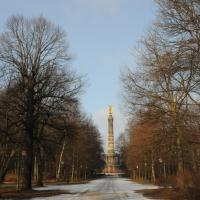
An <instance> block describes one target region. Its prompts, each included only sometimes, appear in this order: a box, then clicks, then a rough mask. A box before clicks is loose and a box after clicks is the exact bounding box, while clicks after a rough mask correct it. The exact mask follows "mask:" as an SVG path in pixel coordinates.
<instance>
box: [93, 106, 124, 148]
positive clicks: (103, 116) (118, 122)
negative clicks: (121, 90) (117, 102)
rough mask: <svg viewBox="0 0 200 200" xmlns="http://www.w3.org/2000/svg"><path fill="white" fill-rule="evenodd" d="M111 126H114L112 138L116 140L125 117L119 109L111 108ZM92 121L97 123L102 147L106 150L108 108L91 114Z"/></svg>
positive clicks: (122, 128) (122, 129)
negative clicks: (112, 119)
mask: <svg viewBox="0 0 200 200" xmlns="http://www.w3.org/2000/svg"><path fill="white" fill-rule="evenodd" d="M113 118H114V121H113V126H114V139H115V140H116V139H117V138H118V136H119V134H120V133H121V132H123V131H124V129H125V124H126V120H125V117H124V116H123V115H122V114H121V113H120V112H119V110H117V109H115V108H114V110H113ZM93 120H94V123H95V124H96V125H97V127H98V129H99V131H100V133H101V136H102V139H103V143H104V149H105V151H107V138H108V110H107V108H103V109H101V110H99V111H97V112H95V113H94V114H93Z"/></svg>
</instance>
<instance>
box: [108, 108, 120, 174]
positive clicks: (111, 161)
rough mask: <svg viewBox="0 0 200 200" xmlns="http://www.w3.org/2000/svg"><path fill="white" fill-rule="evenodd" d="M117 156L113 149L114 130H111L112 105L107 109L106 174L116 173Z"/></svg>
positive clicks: (117, 171)
mask: <svg viewBox="0 0 200 200" xmlns="http://www.w3.org/2000/svg"><path fill="white" fill-rule="evenodd" d="M118 160H119V159H118V156H117V155H116V154H115V149H114V131H113V111H112V107H111V106H109V109H108V151H107V155H106V167H105V169H104V173H105V174H106V175H117V174H118V173H119V169H118V163H119V162H118Z"/></svg>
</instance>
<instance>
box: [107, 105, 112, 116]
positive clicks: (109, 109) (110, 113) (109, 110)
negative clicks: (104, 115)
mask: <svg viewBox="0 0 200 200" xmlns="http://www.w3.org/2000/svg"><path fill="white" fill-rule="evenodd" d="M112 110H113V109H112V106H111V105H110V106H109V108H108V113H109V115H112Z"/></svg>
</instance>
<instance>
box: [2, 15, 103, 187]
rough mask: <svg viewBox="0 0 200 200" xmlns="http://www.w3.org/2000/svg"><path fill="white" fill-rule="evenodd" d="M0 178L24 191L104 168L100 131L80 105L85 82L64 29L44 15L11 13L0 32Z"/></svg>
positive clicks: (87, 174)
mask: <svg viewBox="0 0 200 200" xmlns="http://www.w3.org/2000/svg"><path fill="white" fill-rule="evenodd" d="M0 68H1V70H0V72H1V80H0V84H1V93H0V121H1V123H0V162H1V165H0V181H1V182H2V181H3V180H4V178H5V176H6V175H8V174H10V173H12V174H13V175H17V182H18V184H19V183H21V185H22V187H23V189H26V190H29V189H31V188H32V181H33V180H34V183H36V184H37V185H43V180H44V179H45V180H46V179H56V180H65V181H75V180H76V181H78V180H81V179H86V178H87V177H88V176H91V175H92V174H94V173H95V172H96V171H97V170H99V169H100V168H101V167H102V160H101V153H102V146H101V140H100V135H99V132H98V130H97V129H96V128H95V126H94V125H93V123H92V122H91V120H89V119H87V117H86V115H85V114H83V113H82V112H81V111H80V109H79V98H78V97H79V94H80V92H81V91H82V88H83V80H82V78H81V77H80V76H78V75H77V74H76V73H75V72H74V71H73V70H72V69H71V67H70V55H69V52H68V44H67V42H66V36H65V32H64V31H63V30H62V29H61V28H60V27H58V26H56V25H54V24H52V23H51V22H49V21H48V20H46V19H45V18H44V17H38V18H33V19H26V18H24V17H22V16H14V17H11V18H10V19H9V20H8V21H7V25H6V28H5V30H4V32H3V33H1V35H0Z"/></svg>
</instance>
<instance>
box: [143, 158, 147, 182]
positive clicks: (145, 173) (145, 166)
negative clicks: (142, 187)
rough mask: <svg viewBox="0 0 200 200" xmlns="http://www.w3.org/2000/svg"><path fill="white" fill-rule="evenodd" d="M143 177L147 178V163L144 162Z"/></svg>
mask: <svg viewBox="0 0 200 200" xmlns="http://www.w3.org/2000/svg"><path fill="white" fill-rule="evenodd" d="M144 179H145V181H146V180H147V163H146V162H145V163H144Z"/></svg>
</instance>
